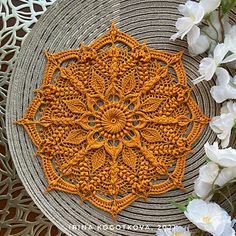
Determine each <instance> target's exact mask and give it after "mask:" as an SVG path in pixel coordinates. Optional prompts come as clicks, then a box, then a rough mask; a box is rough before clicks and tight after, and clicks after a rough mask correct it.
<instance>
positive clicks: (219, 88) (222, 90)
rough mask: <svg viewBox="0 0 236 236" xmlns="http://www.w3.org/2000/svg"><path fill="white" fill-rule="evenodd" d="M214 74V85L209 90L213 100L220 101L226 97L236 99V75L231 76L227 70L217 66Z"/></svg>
mask: <svg viewBox="0 0 236 236" xmlns="http://www.w3.org/2000/svg"><path fill="white" fill-rule="evenodd" d="M216 75H217V79H216V86H213V87H212V88H211V90H210V92H211V95H212V97H213V98H214V99H215V101H216V102H218V103H221V102H223V101H225V100H227V99H236V83H235V81H236V76H235V78H232V77H231V76H230V75H229V72H228V71H227V70H225V69H223V68H218V69H217V70H216ZM234 83H235V84H234Z"/></svg>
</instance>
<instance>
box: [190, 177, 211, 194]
mask: <svg viewBox="0 0 236 236" xmlns="http://www.w3.org/2000/svg"><path fill="white" fill-rule="evenodd" d="M211 188H212V185H211V184H209V183H206V182H203V181H201V180H200V179H196V181H195V182H194V192H195V193H196V195H197V196H198V197H200V198H206V197H207V196H208V194H209V193H210V191H211Z"/></svg>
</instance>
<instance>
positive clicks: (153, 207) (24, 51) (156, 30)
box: [7, 0, 232, 236]
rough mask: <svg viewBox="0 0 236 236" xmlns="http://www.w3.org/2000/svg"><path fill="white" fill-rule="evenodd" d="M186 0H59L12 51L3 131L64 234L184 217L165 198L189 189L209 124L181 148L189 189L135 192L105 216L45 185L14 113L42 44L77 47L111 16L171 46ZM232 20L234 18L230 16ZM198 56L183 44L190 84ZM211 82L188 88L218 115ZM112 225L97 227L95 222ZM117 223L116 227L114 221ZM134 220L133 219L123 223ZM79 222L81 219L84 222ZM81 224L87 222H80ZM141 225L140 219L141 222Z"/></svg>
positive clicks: (34, 73)
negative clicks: (186, 150) (144, 195)
mask: <svg viewBox="0 0 236 236" xmlns="http://www.w3.org/2000/svg"><path fill="white" fill-rule="evenodd" d="M181 2H183V3H184V2H185V1H184V0H181V1H177V0H167V1H163V0H63V1H62V0H61V1H60V0H59V1H58V2H56V3H55V4H54V5H53V6H52V7H51V8H50V9H49V10H48V11H47V12H46V13H45V14H44V15H43V16H42V17H41V18H40V19H39V21H38V22H37V24H36V25H35V26H34V28H33V30H32V32H31V33H30V34H29V35H28V37H27V39H26V40H25V42H24V44H23V46H22V48H21V52H20V54H19V56H18V61H17V63H16V66H15V69H14V71H13V75H12V78H11V82H10V88H9V93H8V102H7V133H8V140H9V146H10V150H11V154H12V158H13V161H14V164H15V166H16V169H17V172H18V175H19V177H20V178H21V180H22V182H23V184H24V186H25V188H26V190H27V192H28V193H29V194H30V196H31V197H32V199H33V200H34V202H35V203H36V204H37V206H38V207H39V208H40V210H42V212H43V213H44V214H45V215H46V216H47V217H48V219H49V220H51V221H52V222H53V223H54V224H55V225H56V226H57V227H58V228H60V229H61V230H62V231H63V232H65V233H66V234H68V235H109V236H110V235H128V236H132V235H135V236H139V235H140V236H141V235H142V236H143V235H155V231H156V229H157V228H158V227H160V225H174V224H179V225H186V226H187V225H189V226H190V228H192V226H191V225H190V223H189V222H188V220H187V219H186V218H185V217H184V215H183V214H182V213H181V212H180V211H179V210H178V209H176V208H175V207H173V206H172V205H171V204H170V203H169V202H170V200H174V201H177V202H178V203H186V198H187V196H188V195H189V194H190V193H191V192H192V190H193V182H194V179H195V178H196V177H197V175H198V169H199V167H200V166H201V165H202V164H203V163H204V161H205V157H204V150H203V145H204V143H205V142H207V141H209V142H210V143H212V142H214V141H215V140H216V136H215V135H214V133H213V132H212V131H211V130H210V128H209V127H207V128H206V129H205V130H204V132H203V133H202V135H201V137H200V138H199V139H198V141H197V142H196V143H195V144H194V145H193V151H194V152H193V153H192V154H189V155H188V156H187V164H186V174H185V177H184V181H183V183H184V186H185V187H186V189H187V193H183V192H182V191H180V190H173V191H170V192H168V193H166V194H163V195H159V196H152V197H150V198H149V199H148V201H147V202H145V201H144V200H142V199H140V200H138V201H136V202H134V203H132V204H131V205H130V206H129V207H127V208H126V209H125V210H123V211H122V212H121V213H119V215H118V220H117V222H113V221H112V219H111V216H110V215H109V214H108V213H106V212H104V211H102V210H100V209H98V208H97V207H95V206H93V205H92V204H90V203H88V202H85V203H83V204H81V203H80V199H79V197H78V196H75V195H71V194H67V193H64V192H60V191H51V192H49V193H45V192H44V190H45V189H46V187H47V181H46V179H45V177H44V174H43V170H42V167H41V160H40V158H35V157H34V153H35V151H36V149H35V147H34V146H33V144H32V142H31V141H30V139H29V137H28V135H27V134H26V133H25V131H24V130H23V128H22V127H20V126H16V125H14V124H13V121H15V120H17V119H19V118H21V117H22V115H23V113H24V112H25V110H26V108H27V107H28V105H29V103H30V102H31V101H32V99H33V97H34V92H33V90H34V89H36V88H38V87H39V85H40V84H41V81H42V77H43V71H44V69H45V64H46V58H45V56H44V53H43V52H44V51H45V50H49V52H52V53H54V52H58V51H61V50H65V49H74V48H78V47H79V44H80V42H81V41H83V42H85V44H90V43H91V42H92V41H93V40H94V39H96V38H97V37H99V36H100V35H102V34H103V33H104V32H106V31H107V30H108V28H109V27H110V24H111V21H112V20H113V19H115V21H116V25H117V27H118V28H119V29H121V30H122V31H123V32H126V33H128V34H130V35H131V36H132V37H134V38H136V39H137V40H138V41H139V42H144V40H147V42H148V46H149V47H153V48H156V49H159V50H166V51H169V52H177V51H179V50H182V49H183V48H184V49H186V48H187V45H186V43H185V42H184V41H180V40H177V41H176V42H171V41H169V38H170V36H171V35H172V34H173V33H174V32H175V27H174V25H175V21H176V19H177V18H178V17H179V15H178V11H177V6H178V5H179V4H180V3H181ZM231 20H232V19H231ZM201 58H202V57H201V56H199V57H196V58H192V57H190V56H189V55H188V54H187V52H186V53H185V54H184V57H183V61H184V65H185V68H186V72H187V75H188V79H189V85H190V86H191V85H192V83H191V79H194V78H196V77H197V76H198V74H197V68H198V64H199V61H200V60H201ZM212 84H213V82H211V83H202V84H199V85H197V86H194V87H193V92H192V96H193V97H194V99H195V100H196V101H197V103H198V104H199V106H200V108H201V110H202V111H203V112H204V114H206V115H207V116H209V117H213V116H215V115H218V114H219V112H220V106H219V105H217V104H216V103H215V102H214V101H213V99H212V98H211V96H210V93H209V91H210V87H211V86H212ZM104 224H105V225H108V226H109V225H113V226H114V229H113V228H112V227H107V228H105V227H104V228H103V229H102V228H100V227H98V226H100V225H104ZM115 225H119V227H115ZM125 225H132V226H136V227H129V228H127V227H125ZM82 226H83V227H82ZM86 226H87V227H86ZM140 226H144V227H143V228H142V227H140Z"/></svg>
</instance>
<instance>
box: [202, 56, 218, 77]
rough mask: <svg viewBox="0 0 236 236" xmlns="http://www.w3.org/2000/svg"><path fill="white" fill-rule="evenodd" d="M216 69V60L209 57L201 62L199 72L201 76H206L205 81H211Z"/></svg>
mask: <svg viewBox="0 0 236 236" xmlns="http://www.w3.org/2000/svg"><path fill="white" fill-rule="evenodd" d="M216 68H217V66H216V63H215V61H214V59H213V58H210V57H207V58H203V59H202V60H201V62H200V65H199V70H198V71H199V73H200V75H201V76H204V80H206V81H209V80H210V79H211V78H212V77H213V75H214V74H215V71H216Z"/></svg>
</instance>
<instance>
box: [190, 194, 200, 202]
mask: <svg viewBox="0 0 236 236" xmlns="http://www.w3.org/2000/svg"><path fill="white" fill-rule="evenodd" d="M194 199H199V197H198V196H197V195H190V196H188V202H191V201H192V200H194Z"/></svg>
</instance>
